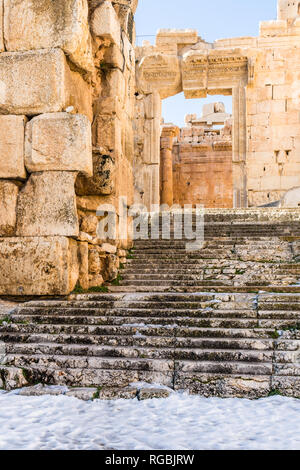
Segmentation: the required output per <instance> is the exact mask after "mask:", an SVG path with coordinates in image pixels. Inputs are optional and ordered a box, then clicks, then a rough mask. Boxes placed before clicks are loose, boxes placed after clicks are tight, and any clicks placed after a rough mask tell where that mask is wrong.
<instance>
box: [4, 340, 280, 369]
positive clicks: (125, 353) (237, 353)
mask: <svg viewBox="0 0 300 470" xmlns="http://www.w3.org/2000/svg"><path fill="white" fill-rule="evenodd" d="M9 346H10V347H9ZM12 349H13V354H11V353H10V351H11V350H12ZM6 353H7V355H6V361H5V362H6V363H7V364H16V365H17V364H19V363H18V362H17V363H16V362H15V361H14V358H15V356H16V357H18V358H19V357H23V356H25V357H26V358H28V356H32V357H33V358H34V361H37V360H38V361H41V360H44V359H45V358H49V357H51V356H59V357H62V358H63V359H64V361H65V363H64V364H61V366H62V367H66V363H67V359H68V358H70V361H69V362H68V364H67V367H90V366H92V368H96V367H95V361H94V360H93V362H91V361H88V362H87V358H95V359H99V362H100V365H101V360H102V359H103V360H105V359H108V360H109V361H111V359H112V358H116V359H166V360H189V361H205V362H215V361H217V362H253V363H260V362H272V358H273V354H274V352H273V351H272V350H253V349H252V350H247V349H241V350H239V349H233V348H231V349H228V348H227V349H214V350H212V349H204V348H201V349H195V348H194V349H191V348H188V349H183V348H177V347H176V345H174V347H171V348H163V347H162V348H149V347H148V348H147V347H135V348H133V347H130V346H90V347H86V346H85V347H81V346H78V345H67V346H65V345H54V344H39V345H36V344H31V345H30V347H26V345H24V344H15V345H14V347H13V348H12V345H8V347H7V351H6ZM25 360H26V359H25ZM26 362H27V361H26ZM17 367H19V365H17ZM118 368H120V366H119V364H118Z"/></svg>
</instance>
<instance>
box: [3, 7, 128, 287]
mask: <svg viewBox="0 0 300 470" xmlns="http://www.w3.org/2000/svg"><path fill="white" fill-rule="evenodd" d="M136 6H137V1H134V0H133V1H130V0H126V1H125V0H123V1H115V2H110V1H93V0H90V1H88V0H40V1H39V2H34V1H32V0H5V1H1V2H0V7H1V8H0V10H1V12H3V15H2V16H1V17H0V51H1V54H0V264H1V270H0V295H16V296H17V295H22V296H26V295H65V294H68V293H70V292H71V291H72V290H73V289H74V287H75V286H76V285H81V287H82V288H84V289H88V288H89V287H93V286H97V287H98V286H101V285H102V284H103V282H104V280H108V279H114V278H115V277H116V276H117V269H118V267H119V263H120V258H122V261H123V262H125V261H126V259H124V258H125V257H126V251H125V250H124V249H123V248H128V247H129V246H130V241H128V240H125V241H123V244H122V243H121V242H120V240H118V239H117V240H114V241H113V242H112V241H111V242H110V243H109V244H108V243H106V240H100V239H99V238H97V234H96V228H97V223H98V218H97V217H96V211H97V208H98V206H99V205H101V204H103V203H108V202H109V203H110V204H112V205H114V206H117V204H118V196H119V195H122V196H127V197H128V201H129V203H131V201H132V199H133V176H132V162H133V128H132V119H133V113H134V92H135V78H134V73H135V67H134V65H135V58H134V57H135V56H134V49H133V46H132V44H133V43H134V41H135V38H134V34H135V33H134V21H133V15H134V12H135V9H136Z"/></svg>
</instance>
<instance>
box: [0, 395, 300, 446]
mask: <svg viewBox="0 0 300 470" xmlns="http://www.w3.org/2000/svg"><path fill="white" fill-rule="evenodd" d="M299 422H300V400H296V399H292V398H284V397H280V396H275V397H270V398H265V399H261V400H254V401H251V400H242V399H237V398H232V399H226V400H223V399H219V398H203V397H199V396H189V395H187V394H186V393H182V394H180V393H174V394H172V395H171V396H170V397H169V398H166V399H154V400H146V401H140V402H139V401H138V400H137V399H135V400H128V401H126V400H116V401H100V400H95V401H94V402H92V401H90V402H84V401H80V400H77V399H76V398H72V397H66V396H64V395H61V396H41V397H21V396H19V395H15V394H11V393H7V394H6V393H1V392H0V449H75V450H76V449H103V448H110V449H121V450H125V449H127V450H139V449H145V450H153V449H156V450H166V449H167V450H172V449H173V450H197V449H245V450H246V449H258V450H259V449H273V450H276V449H277V450H283V449H292V450H300V427H299Z"/></svg>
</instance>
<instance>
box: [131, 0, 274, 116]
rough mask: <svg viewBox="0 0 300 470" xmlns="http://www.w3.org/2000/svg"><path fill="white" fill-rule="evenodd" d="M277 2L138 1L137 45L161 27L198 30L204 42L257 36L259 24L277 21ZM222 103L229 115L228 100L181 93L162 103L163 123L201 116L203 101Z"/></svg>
mask: <svg viewBox="0 0 300 470" xmlns="http://www.w3.org/2000/svg"><path fill="white" fill-rule="evenodd" d="M276 9H277V0H210V1H207V0H139V6H138V9H137V13H136V18H135V19H136V28H137V36H139V37H138V38H137V42H138V44H139V45H141V44H142V40H143V39H147V40H149V41H151V42H152V43H154V40H155V38H154V37H141V36H144V35H145V36H148V35H150V36H152V35H154V36H155V34H156V31H157V30H158V29H161V28H177V29H185V28H191V29H197V31H198V34H199V36H201V37H202V38H203V39H205V40H206V41H209V42H212V41H214V40H215V39H221V38H230V37H238V36H257V35H258V28H259V22H260V21H262V20H271V19H275V18H276ZM213 101H223V102H224V103H225V104H226V107H227V110H228V111H229V112H231V97H224V96H220V97H217V96H210V97H209V98H208V99H206V100H204V99H202V100H186V99H185V98H184V96H183V94H180V95H177V96H175V97H172V98H168V99H167V100H164V101H163V117H164V118H165V121H166V122H174V123H175V124H178V125H183V122H184V115H185V114H190V113H197V114H201V109H202V105H203V104H204V103H205V102H213Z"/></svg>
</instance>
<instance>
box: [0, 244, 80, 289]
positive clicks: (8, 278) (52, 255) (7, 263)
mask: <svg viewBox="0 0 300 470" xmlns="http://www.w3.org/2000/svg"><path fill="white" fill-rule="evenodd" d="M0 265H1V270H0V295H66V294H68V293H70V292H71V291H72V290H73V289H74V287H75V285H76V282H77V280H78V275H79V267H78V256H77V242H76V241H75V240H72V239H70V238H66V237H35V238H31V237H25V238H23V237H20V238H0Z"/></svg>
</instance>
